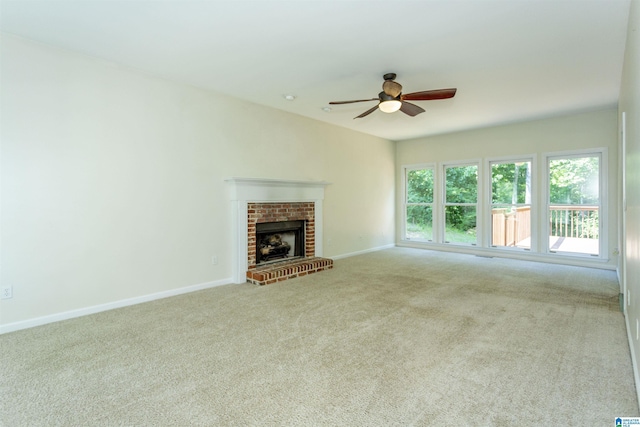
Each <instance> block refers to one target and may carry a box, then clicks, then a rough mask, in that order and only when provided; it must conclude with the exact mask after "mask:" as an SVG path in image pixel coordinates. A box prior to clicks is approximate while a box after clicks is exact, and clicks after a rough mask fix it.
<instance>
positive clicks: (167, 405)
mask: <svg viewBox="0 0 640 427" xmlns="http://www.w3.org/2000/svg"><path fill="white" fill-rule="evenodd" d="M0 346H1V350H0V351H1V356H2V363H1V364H0V375H1V377H0V386H1V389H0V396H1V398H0V404H1V405H2V406H1V407H0V415H1V419H2V423H3V424H2V425H4V426H10V427H14V426H125V425H128V426H190V425H194V426H218V425H221V426H224V425H230V426H233V425H237V426H246V425H269V426H284V425H288V426H295V425H310V426H320V425H329V426H444V425H455V426H467V425H468V426H505V425H518V426H551V425H568V426H613V425H614V422H613V420H614V417H617V416H638V415H639V413H638V406H637V401H636V394H635V388H634V382H633V374H632V368H631V361H630V356H629V349H628V344H627V341H626V335H625V330H624V321H623V316H622V314H621V313H620V311H619V305H618V286H617V282H616V277H615V273H613V272H609V271H602V270H593V269H584V268H576V267H566V266H554V265H546V264H537V263H528V262H521V261H514V260H505V259H497V258H496V259H488V258H479V257H474V256H469V255H457V254H446V253H438V252H432V251H424V250H414V249H406V248H393V249H389V250H385V251H380V252H375V253H370V254H366V255H362V256H357V257H352V258H348V259H343V260H338V261H336V263H335V267H334V269H333V270H330V271H326V272H322V273H318V274H314V275H311V276H308V277H303V278H298V279H294V280H289V281H285V282H281V283H279V284H274V285H269V286H264V287H258V286H255V285H249V284H244V285H229V286H222V287H218V288H214V289H210V290H206V291H201V292H196V293H192V294H188V295H183V296H178V297H174V298H168V299H165V300H160V301H155V302H151V303H146V304H141V305H137V306H133V307H127V308H124V309H119V310H114V311H110V312H105V313H100V314H96V315H92V316H87V317H83V318H79V319H74V320H69V321H65V322H59V323H56V324H51V325H46V326H42V327H38V328H33V329H29V330H24V331H19V332H15V333H10V334H5V335H3V336H0Z"/></svg>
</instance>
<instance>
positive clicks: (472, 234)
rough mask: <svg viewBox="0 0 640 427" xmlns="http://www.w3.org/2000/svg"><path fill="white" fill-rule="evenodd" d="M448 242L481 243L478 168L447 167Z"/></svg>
mask: <svg viewBox="0 0 640 427" xmlns="http://www.w3.org/2000/svg"><path fill="white" fill-rule="evenodd" d="M444 175H445V197H444V218H445V230H444V241H445V243H458V244H472V245H475V244H477V241H478V238H477V236H476V225H477V204H478V165H477V164H472V165H461V166H458V165H456V166H445V168H444Z"/></svg>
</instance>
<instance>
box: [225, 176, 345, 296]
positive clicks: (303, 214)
mask: <svg viewBox="0 0 640 427" xmlns="http://www.w3.org/2000/svg"><path fill="white" fill-rule="evenodd" d="M226 181H227V182H228V183H229V184H230V186H231V190H232V191H231V200H232V207H233V215H232V217H233V219H234V222H233V228H234V236H235V237H234V241H233V243H234V250H233V251H234V252H233V253H234V254H235V257H234V258H235V259H234V271H233V275H234V277H233V279H234V282H235V283H243V282H246V281H249V282H251V283H255V284H259V285H265V284H270V283H275V282H279V281H282V280H286V279H290V278H293V277H299V276H304V275H307V274H311V273H315V272H318V271H322V270H326V269H329V268H332V267H333V260H331V259H327V258H322V203H323V200H324V188H325V186H326V185H328V184H329V183H327V182H324V181H293V180H276V179H256V178H230V179H227V180H226ZM293 221H301V222H303V223H304V233H303V238H302V239H301V240H303V241H304V242H303V243H301V244H303V246H304V247H303V249H302V250H301V251H300V254H299V255H296V256H289V255H287V256H285V257H283V258H282V259H278V260H274V261H269V262H266V263H265V262H260V260H259V259H258V258H260V257H259V256H257V251H259V250H260V249H259V248H258V246H259V244H260V241H258V240H257V237H256V233H257V228H259V226H258V224H262V225H264V224H268V225H269V226H277V223H279V222H283V223H285V222H293Z"/></svg>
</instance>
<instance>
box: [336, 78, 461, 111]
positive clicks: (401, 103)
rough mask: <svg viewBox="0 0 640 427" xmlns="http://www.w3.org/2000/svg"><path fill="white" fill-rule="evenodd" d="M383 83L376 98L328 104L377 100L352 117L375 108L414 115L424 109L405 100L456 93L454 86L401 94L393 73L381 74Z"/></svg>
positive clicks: (429, 98)
mask: <svg viewBox="0 0 640 427" xmlns="http://www.w3.org/2000/svg"><path fill="white" fill-rule="evenodd" d="M383 78H384V83H383V84H382V92H380V93H379V94H378V97H377V98H371V99H358V100H355V101H336V102H330V103H329V104H330V105H340V104H352V103H354V102H366V101H378V105H376V106H375V107H373V108H371V109H369V110H367V111H365V112H364V113H362V114H360V115H359V116H358V117H354V119H360V118H362V117H365V116H368V115H369V114H371V113H373V112H374V111H375V110H376V109H378V108H380V110H382V111H383V112H385V113H394V112H396V111H398V110H400V111H402V112H403V113H405V114H407V115H409V116H411V117H414V116H417V115H418V114H420V113H424V109H423V108H422V107H419V106H417V105H415V104H412V103H410V102H407V101H431V100H434V99H448V98H453V97H454V96H455V94H456V90H457V89H455V88H453V89H436V90H425V91H422V92H413V93H407V94H402V85H401V84H400V83H398V82H396V81H395V79H396V74H395V73H387V74H385V75H384V76H383Z"/></svg>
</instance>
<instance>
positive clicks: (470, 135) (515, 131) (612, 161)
mask: <svg viewBox="0 0 640 427" xmlns="http://www.w3.org/2000/svg"><path fill="white" fill-rule="evenodd" d="M616 115H617V110H616V109H615V108H608V109H604V110H598V111H591V112H585V113H582V114H575V115H568V116H562V117H554V118H549V119H543V120H534V121H530V122H523V123H515V124H509V125H504V126H496V127H490V128H484V129H478V130H473V131H466V132H459V133H451V134H446V135H439V136H433V137H428V138H420V139H415V140H410V141H402V142H398V143H397V144H396V195H397V196H396V199H397V211H396V215H397V217H398V218H399V219H400V218H402V191H401V188H402V187H401V184H402V173H403V171H402V166H403V165H411V164H419V163H437V164H439V165H440V164H442V162H450V161H456V160H480V162H481V166H484V164H485V163H486V159H488V158H499V157H505V156H525V155H533V156H534V160H535V161H536V162H537V172H538V173H537V174H536V176H537V179H535V177H534V180H535V182H534V184H535V185H536V186H537V188H538V191H537V193H538V198H537V199H534V200H533V203H537V206H538V207H539V208H540V207H542V206H543V200H542V197H541V191H540V190H542V189H543V188H545V185H546V176H545V172H544V168H545V165H544V163H545V162H544V155H545V153H553V152H562V151H569V150H584V149H589V148H606V149H607V150H606V151H607V153H608V155H607V157H608V163H607V171H608V178H609V179H608V192H607V195H612V196H611V197H609V198H608V206H609V217H608V221H607V223H608V230H609V235H608V240H607V246H608V250H607V254H605V257H608V259H607V260H604V261H594V260H592V259H590V258H584V257H583V258H576V257H562V256H558V255H545V254H543V253H542V252H540V253H533V251H532V252H531V253H528V252H515V251H500V252H497V251H496V250H495V249H484V252H486V253H490V254H494V255H501V256H511V257H517V258H523V259H533V260H541V261H547V262H560V263H569V264H575V265H588V266H596V267H600V268H611V269H613V268H615V266H616V265H617V255H615V254H614V249H615V248H618V247H619V246H618V231H617V230H618V229H617V215H618V207H617V202H618V200H617V199H616V197H615V194H617V193H616V191H617V188H618V182H617V181H618V179H617V172H616V171H617V163H616V162H617V156H618V155H617V141H618V137H617V118H616V117H617V116H616ZM534 197H535V196H534ZM534 208H535V206H534ZM401 227H402V224H401V223H400V220H399V221H398V228H397V229H396V236H397V238H398V243H399V244H401V243H402V242H401V241H400V240H399V239H400V236H401V235H402V228H401ZM542 229H543V227H542V225H541V224H538V233H539V234H541V233H542ZM534 231H535V230H534ZM540 241H542V235H541V236H540ZM412 246H415V244H412ZM423 246H424V245H423ZM426 246H427V247H431V248H437V249H445V250H457V251H467V252H475V253H478V252H483V249H482V248H481V247H480V248H476V249H471V248H466V249H465V248H461V247H459V246H454V245H442V244H441V245H436V244H433V245H430V246H429V245H426Z"/></svg>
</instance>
